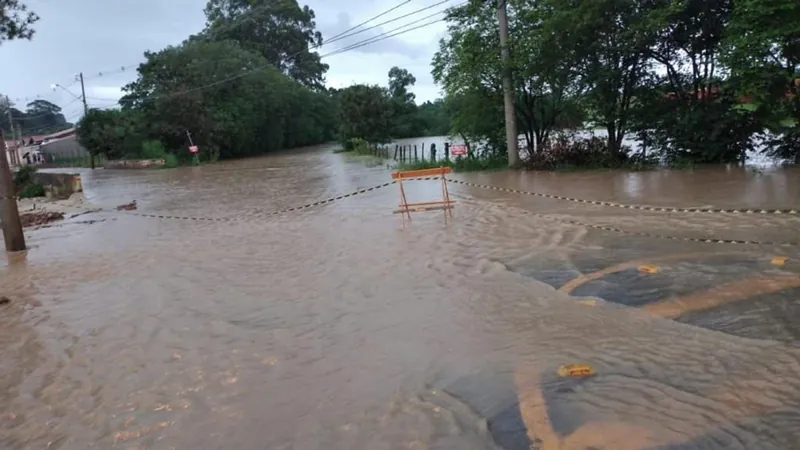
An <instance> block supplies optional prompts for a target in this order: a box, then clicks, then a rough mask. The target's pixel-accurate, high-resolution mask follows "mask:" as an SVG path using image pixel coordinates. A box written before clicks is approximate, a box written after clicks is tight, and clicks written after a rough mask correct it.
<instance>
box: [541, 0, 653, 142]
mask: <svg viewBox="0 0 800 450" xmlns="http://www.w3.org/2000/svg"><path fill="white" fill-rule="evenodd" d="M539 10H540V12H541V14H540V20H541V21H542V32H543V36H544V40H543V42H542V45H544V46H545V47H546V48H548V49H550V50H551V51H556V52H558V53H559V54H561V55H563V56H564V57H565V58H567V61H569V65H570V66H571V67H572V69H573V70H574V76H575V77H576V78H577V81H578V82H579V83H580V84H581V85H582V86H584V87H585V92H586V93H585V96H584V101H585V103H586V105H587V107H588V108H589V109H591V110H592V111H593V112H594V114H595V115H596V117H595V119H596V122H597V123H598V125H601V126H602V127H603V128H605V130H606V132H607V133H608V149H609V151H610V153H611V155H612V157H620V156H621V155H620V153H621V150H622V140H623V139H624V138H625V135H626V134H627V133H628V132H629V131H630V125H631V109H632V105H633V98H634V93H635V92H636V91H637V89H638V88H639V86H640V85H641V83H642V81H643V80H644V79H645V78H646V76H647V74H648V65H647V52H648V50H649V49H650V48H651V47H652V45H653V39H654V36H653V33H652V32H651V30H650V29H648V28H647V24H646V21H647V19H648V16H647V15H648V13H649V9H648V8H647V2H645V1H639V0H593V1H576V0H542V1H541V2H540V4H539Z"/></svg>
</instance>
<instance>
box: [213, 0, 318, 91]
mask: <svg viewBox="0 0 800 450" xmlns="http://www.w3.org/2000/svg"><path fill="white" fill-rule="evenodd" d="M205 13H206V18H207V24H206V30H205V32H204V33H205V35H206V36H208V37H209V38H210V39H212V40H214V41H225V40H232V41H236V42H239V43H240V44H241V45H242V48H244V49H246V50H250V51H253V52H256V53H259V54H261V55H262V56H263V57H264V59H265V60H266V62H267V63H268V64H270V65H272V66H273V67H275V68H277V69H278V70H279V71H280V72H282V73H285V74H286V75H288V76H290V77H291V78H292V79H294V80H296V81H298V82H300V83H302V84H303V85H305V86H308V87H313V88H322V87H323V86H324V75H325V72H326V71H327V70H328V65H327V64H324V63H322V62H321V61H320V56H319V54H317V53H315V52H313V51H312V49H313V48H315V47H319V46H320V45H322V34H320V32H319V31H316V30H315V28H316V23H315V22H314V18H315V15H314V11H313V10H312V9H310V8H309V7H308V6H304V7H303V8H300V6H299V5H298V4H297V0H209V2H208V4H207V5H206V8H205Z"/></svg>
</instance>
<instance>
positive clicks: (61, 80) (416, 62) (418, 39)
mask: <svg viewBox="0 0 800 450" xmlns="http://www.w3.org/2000/svg"><path fill="white" fill-rule="evenodd" d="M439 1H441V0H412V1H411V2H410V3H408V4H407V5H404V6H402V7H400V8H398V9H397V10H395V11H393V12H391V13H389V14H387V15H385V16H383V17H381V18H379V19H377V20H375V21H373V22H370V24H374V23H380V22H383V21H385V20H389V19H392V18H395V17H399V16H401V15H404V14H407V13H409V12H412V11H414V10H416V9H419V8H423V7H426V6H430V5H433V4H435V3H438V2H439ZM22 3H25V4H27V5H28V7H29V9H31V10H32V11H35V12H36V13H37V14H39V16H40V17H41V20H40V21H39V22H37V23H36V25H35V29H36V34H35V35H34V37H33V40H32V41H12V42H6V43H3V44H2V46H0V53H2V60H3V62H4V65H3V69H4V70H2V72H0V93H3V94H7V95H8V96H9V97H10V98H11V101H12V102H14V103H15V104H16V105H17V107H18V108H20V109H24V105H25V104H27V103H28V102H30V101H31V100H33V99H36V98H37V97H38V98H42V99H45V100H48V101H51V102H53V103H55V104H57V105H59V106H61V107H62V108H63V112H64V114H65V116H66V117H67V120H70V121H73V120H77V119H78V118H79V117H80V115H81V111H82V105H81V103H80V101H78V100H77V98H76V97H75V96H73V95H72V94H70V93H68V92H65V91H64V90H62V89H61V88H56V89H55V90H53V89H51V85H53V84H59V85H61V86H64V87H65V88H67V90H68V91H71V92H72V93H73V94H76V95H80V84H77V83H75V77H76V74H77V73H78V72H83V74H84V78H85V81H86V96H87V98H88V101H89V105H90V106H97V107H110V106H113V105H114V104H115V103H116V102H115V100H116V99H117V98H119V96H120V95H121V94H120V87H121V86H123V85H124V84H126V83H128V82H130V81H132V80H133V79H135V78H136V65H137V64H138V63H140V62H142V60H143V56H142V54H143V52H144V51H146V50H159V49H161V48H163V47H165V46H167V45H170V44H179V43H180V42H181V41H182V40H183V39H185V38H186V37H187V36H189V35H190V34H193V33H196V32H199V31H200V30H201V29H202V28H203V25H204V23H205V16H204V15H203V8H204V6H205V3H206V0H169V1H167V0H136V1H130V0H73V1H71V2H68V3H69V4H67V2H64V1H63V0H22ZM299 3H300V5H301V6H302V5H304V4H308V5H309V6H310V7H311V8H312V9H313V10H314V12H315V13H316V22H317V29H318V30H320V31H321V32H322V34H323V38H330V37H333V36H334V35H336V34H337V33H339V32H341V31H344V30H346V29H348V28H350V27H351V26H354V25H356V24H358V23H360V22H362V21H364V20H367V19H369V18H371V17H373V16H375V15H377V14H380V13H381V12H384V11H386V10H388V9H390V8H392V7H394V6H397V5H399V4H401V3H403V1H402V0H360V1H354V0H301V1H299ZM458 3H460V1H459V0H450V1H449V2H448V3H445V4H443V5H440V6H437V7H434V8H432V9H429V10H427V11H423V12H420V13H418V14H415V15H413V16H409V17H408V18H406V19H402V20H398V21H397V22H393V23H391V24H387V25H385V26H383V27H381V28H382V29H375V30H372V31H369V32H365V33H362V34H359V35H358V36H353V37H352V38H349V39H345V40H342V41H337V42H334V43H331V44H329V45H325V46H324V47H322V48H320V49H319V52H320V53H321V54H324V53H327V52H330V51H332V50H336V49H338V48H341V47H344V46H347V45H349V44H352V43H354V42H358V41H361V40H363V39H367V38H369V37H371V36H374V35H375V34H379V33H381V32H383V31H389V30H391V29H392V28H395V27H398V26H401V25H405V24H407V23H410V22H413V21H415V20H418V19H422V18H424V17H425V16H427V15H429V14H432V13H435V12H437V11H441V10H443V9H444V8H446V7H447V6H450V5H455V4H458ZM442 16H443V15H439V16H436V17H432V18H429V19H426V20H422V21H421V22H417V23H416V24H414V25H410V26H409V27H412V26H416V25H418V24H422V23H427V22H430V21H432V20H436V19H437V18H439V17H442ZM370 24H368V25H366V26H369V25H370ZM444 35H445V24H444V23H443V22H439V23H436V24H433V25H431V26H428V27H425V28H422V29H419V30H414V31H411V32H409V33H406V34H403V35H401V36H397V37H393V38H390V39H387V40H384V41H381V42H378V43H375V44H372V45H367V46H364V47H361V48H358V49H356V50H353V51H350V52H347V53H343V54H340V55H334V56H330V57H326V58H324V59H323V61H325V62H326V63H327V64H329V65H330V70H329V71H328V73H327V75H326V78H327V83H328V85H329V86H332V87H344V86H347V85H350V84H353V83H378V84H381V85H384V86H385V85H386V84H387V74H388V72H389V69H390V68H391V67H392V66H399V67H402V68H405V69H408V70H409V71H410V72H411V73H412V74H414V76H415V77H416V78H417V84H416V86H415V87H414V88H413V89H412V90H413V92H414V93H415V94H416V95H417V102H418V103H421V102H423V101H425V100H433V99H435V98H437V97H439V89H438V87H436V86H435V85H434V83H433V80H432V78H431V74H430V62H431V58H432V57H433V54H434V52H435V51H436V49H437V47H438V41H439V39H440V38H441V37H443V36H444ZM123 67H125V70H122V68H123ZM109 99H110V100H109Z"/></svg>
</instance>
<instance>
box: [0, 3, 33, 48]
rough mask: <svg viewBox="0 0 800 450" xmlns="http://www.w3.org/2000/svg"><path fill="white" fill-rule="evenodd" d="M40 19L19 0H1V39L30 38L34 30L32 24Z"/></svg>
mask: <svg viewBox="0 0 800 450" xmlns="http://www.w3.org/2000/svg"><path fill="white" fill-rule="evenodd" d="M38 20H39V16H37V15H36V14H35V13H33V12H30V11H28V7H27V6H25V5H24V4H22V3H20V2H19V0H0V41H11V40H14V39H30V38H31V37H33V32H34V31H33V29H32V28H31V26H32V25H33V24H34V23H36V22H37V21H38Z"/></svg>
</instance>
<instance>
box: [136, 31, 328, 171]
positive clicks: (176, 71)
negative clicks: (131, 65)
mask: <svg viewBox="0 0 800 450" xmlns="http://www.w3.org/2000/svg"><path fill="white" fill-rule="evenodd" d="M145 57H146V59H147V60H146V61H145V62H144V63H143V64H141V65H140V66H139V69H138V70H139V77H138V79H137V80H136V81H134V82H133V83H131V84H129V85H128V86H126V87H125V88H124V90H125V92H126V95H125V96H124V97H123V98H122V99H121V100H120V103H121V104H122V105H123V109H124V110H135V111H138V112H140V113H141V114H142V116H143V117H144V118H146V126H145V134H146V136H147V137H148V138H149V139H156V140H159V141H161V142H162V143H163V144H164V145H165V147H166V148H167V149H171V150H172V151H175V152H177V155H178V156H179V158H186V157H187V155H188V153H187V150H186V148H187V147H188V145H189V142H188V138H187V137H186V132H187V131H189V132H191V134H192V136H193V138H194V141H195V143H196V144H198V146H199V147H200V151H201V156H202V157H203V158H204V159H207V160H215V159H217V158H235V157H244V156H251V155H257V154H262V153H265V152H269V151H273V150H278V149H283V148H287V147H295V146H303V145H310V144H317V143H320V142H322V141H323V140H325V139H328V138H330V136H332V135H333V132H332V130H333V125H332V123H331V122H332V120H333V119H332V113H333V108H332V107H330V106H329V105H330V98H329V96H328V94H327V93H323V92H315V91H311V90H309V89H308V88H305V87H303V86H301V85H300V84H298V83H296V82H294V81H293V80H291V79H290V78H288V77H287V76H285V75H284V74H282V73H281V72H280V71H279V70H278V69H276V68H274V67H271V66H270V65H267V64H266V63H265V60H264V57H263V56H261V55H260V54H259V53H256V52H253V51H251V50H247V49H245V48H242V46H241V45H239V43H237V42H234V41H221V42H216V41H209V40H206V39H189V40H188V41H186V42H184V43H183V44H181V45H179V46H174V47H167V48H166V49H164V50H162V51H160V52H155V53H153V52H148V53H146V54H145ZM232 73H236V74H243V76H241V77H239V78H236V79H233V80H229V81H226V82H225V83H219V80H221V79H228V78H230V76H231V74H232ZM215 83H216V85H215ZM198 86H201V87H203V86H206V87H207V88H200V89H198Z"/></svg>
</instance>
